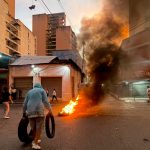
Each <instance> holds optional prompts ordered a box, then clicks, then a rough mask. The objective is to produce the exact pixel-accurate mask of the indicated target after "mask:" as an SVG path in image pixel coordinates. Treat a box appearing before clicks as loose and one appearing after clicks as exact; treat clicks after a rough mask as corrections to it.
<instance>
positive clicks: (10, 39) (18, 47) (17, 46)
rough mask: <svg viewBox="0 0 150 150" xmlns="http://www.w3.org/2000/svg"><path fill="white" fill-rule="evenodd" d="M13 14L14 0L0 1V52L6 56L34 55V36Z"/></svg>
mask: <svg viewBox="0 0 150 150" xmlns="http://www.w3.org/2000/svg"><path fill="white" fill-rule="evenodd" d="M14 16H15V0H1V1H0V21H1V24H0V33H1V36H0V41H1V44H0V53H1V54H5V55H8V56H21V55H35V54H36V37H35V36H34V35H33V33H32V32H31V31H30V30H29V29H28V28H27V27H26V26H25V25H24V24H23V23H22V22H21V21H20V20H18V19H15V18H14Z"/></svg>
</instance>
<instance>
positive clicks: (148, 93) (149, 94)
mask: <svg viewBox="0 0 150 150" xmlns="http://www.w3.org/2000/svg"><path fill="white" fill-rule="evenodd" d="M146 92H147V95H148V101H147V102H148V103H150V86H147V90H146Z"/></svg>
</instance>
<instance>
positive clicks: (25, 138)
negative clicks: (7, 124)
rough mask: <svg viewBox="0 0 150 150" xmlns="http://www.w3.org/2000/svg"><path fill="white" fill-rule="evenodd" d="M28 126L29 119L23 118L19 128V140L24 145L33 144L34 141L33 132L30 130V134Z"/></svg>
mask: <svg viewBox="0 0 150 150" xmlns="http://www.w3.org/2000/svg"><path fill="white" fill-rule="evenodd" d="M28 124H29V119H28V117H22V118H21V120H20V122H19V126H18V138H19V140H20V141H21V142H24V143H31V142H32V141H33V139H34V133H33V131H32V130H30V132H29V133H28V130H27V129H28Z"/></svg>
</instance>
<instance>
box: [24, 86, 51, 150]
mask: <svg viewBox="0 0 150 150" xmlns="http://www.w3.org/2000/svg"><path fill="white" fill-rule="evenodd" d="M45 108H46V109H47V110H48V111H49V113H51V114H52V109H51V105H50V103H49V102H48V99H47V95H46V92H45V90H44V89H43V88H42V86H41V84H40V83H36V84H35V85H34V87H33V89H31V90H29V91H28V93H27V94H26V96H25V100H24V104H23V116H27V117H28V118H29V123H30V127H31V129H32V130H33V131H34V132H35V137H34V140H33V142H32V148H33V149H41V146H40V145H39V143H40V142H41V135H42V128H43V126H44V118H45V113H44V109H45Z"/></svg>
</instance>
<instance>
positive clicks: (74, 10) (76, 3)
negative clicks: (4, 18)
mask: <svg viewBox="0 0 150 150" xmlns="http://www.w3.org/2000/svg"><path fill="white" fill-rule="evenodd" d="M43 1H44V3H45V4H46V5H47V7H48V8H49V10H50V12H51V13H59V12H64V10H65V13H66V15H67V25H70V26H71V27H72V29H73V31H74V32H75V33H79V29H80V27H81V20H82V18H83V17H92V16H93V15H95V14H96V13H98V12H99V10H100V8H101V3H102V0H60V2H61V4H62V6H63V7H61V5H60V3H59V2H58V1H59V0H43ZM31 5H35V9H33V10H30V9H29V6H31ZM50 12H49V11H48V10H47V9H46V7H45V6H44V4H43V3H42V0H16V15H15V18H16V19H20V20H21V21H22V22H23V23H24V24H25V25H26V26H27V27H28V28H29V29H30V30H31V31H32V15H34V14H41V13H46V14H49V13H50Z"/></svg>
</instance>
